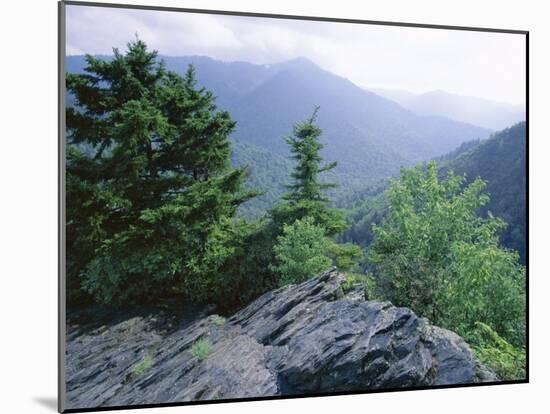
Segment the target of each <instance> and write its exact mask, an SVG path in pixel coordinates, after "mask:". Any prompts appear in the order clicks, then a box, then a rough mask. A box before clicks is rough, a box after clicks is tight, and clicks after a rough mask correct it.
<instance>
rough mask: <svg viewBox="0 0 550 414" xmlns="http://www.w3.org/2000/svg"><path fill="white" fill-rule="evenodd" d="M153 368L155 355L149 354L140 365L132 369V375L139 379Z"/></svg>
mask: <svg viewBox="0 0 550 414" xmlns="http://www.w3.org/2000/svg"><path fill="white" fill-rule="evenodd" d="M152 366H153V355H151V354H150V353H149V354H147V355H146V356H145V357H144V358H143V359H142V360H141V361H140V362H139V363H138V364H136V365H135V366H134V367H133V368H132V375H133V376H135V377H139V376H140V375H143V373H144V372H145V371H147V370H148V369H150V368H151V367H152Z"/></svg>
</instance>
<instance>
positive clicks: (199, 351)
mask: <svg viewBox="0 0 550 414" xmlns="http://www.w3.org/2000/svg"><path fill="white" fill-rule="evenodd" d="M211 352H212V344H210V342H209V341H208V340H207V339H204V338H201V339H199V340H198V341H196V342H195V343H194V344H193V346H192V347H191V355H193V356H194V357H195V358H197V359H198V360H199V361H204V360H205V359H206V358H208V356H209V355H210V353H211Z"/></svg>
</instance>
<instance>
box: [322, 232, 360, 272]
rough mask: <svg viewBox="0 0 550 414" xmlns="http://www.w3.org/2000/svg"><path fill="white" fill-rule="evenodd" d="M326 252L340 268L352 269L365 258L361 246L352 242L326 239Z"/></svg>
mask: <svg viewBox="0 0 550 414" xmlns="http://www.w3.org/2000/svg"><path fill="white" fill-rule="evenodd" d="M325 246H326V247H325V248H326V252H327V255H328V256H329V257H330V258H331V259H332V261H333V263H334V265H335V266H336V267H337V268H338V269H340V270H352V269H353V268H354V267H355V266H357V263H358V262H359V261H360V260H361V259H362V258H363V251H362V250H361V247H359V246H358V245H356V244H352V243H344V244H341V243H335V242H334V241H332V240H330V239H327V240H326V245H325Z"/></svg>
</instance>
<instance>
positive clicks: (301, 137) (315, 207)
mask: <svg viewBox="0 0 550 414" xmlns="http://www.w3.org/2000/svg"><path fill="white" fill-rule="evenodd" d="M318 110H319V107H315V110H314V111H313V114H312V115H311V117H310V118H309V119H307V120H306V121H303V122H300V123H298V124H296V125H294V127H293V134H292V136H290V137H288V138H287V139H286V142H287V143H288V144H289V145H290V150H291V153H292V157H291V158H292V159H294V160H295V161H296V165H295V167H294V171H293V172H292V174H291V177H292V179H293V183H292V184H290V185H288V186H287V188H288V189H289V190H290V191H289V192H288V193H287V194H286V195H285V196H284V197H283V200H284V201H283V202H282V203H280V204H278V205H276V206H275V207H274V208H273V209H272V211H271V215H272V217H273V221H274V223H275V224H276V226H277V227H278V228H279V229H282V228H283V226H284V225H285V224H293V223H294V222H295V221H296V220H301V219H303V218H305V217H311V218H312V219H313V220H314V224H316V225H319V226H321V227H323V228H324V230H325V234H326V235H327V236H331V235H334V234H337V233H339V232H341V231H342V230H344V229H345V227H346V223H345V221H344V218H343V212H342V211H341V210H338V209H334V208H329V207H328V206H327V204H328V202H329V199H328V198H327V197H326V196H325V195H324V192H325V190H327V189H329V188H333V187H335V184H333V183H323V182H321V181H320V180H319V175H320V174H321V173H323V172H325V171H329V170H332V169H333V168H335V167H336V165H337V163H336V162H332V163H330V164H327V165H324V166H321V163H322V161H323V159H322V157H321V156H320V154H319V152H320V151H321V149H322V148H323V144H321V143H320V142H319V137H320V136H321V134H322V131H321V129H320V128H319V127H318V126H317V125H315V119H316V117H317V112H318Z"/></svg>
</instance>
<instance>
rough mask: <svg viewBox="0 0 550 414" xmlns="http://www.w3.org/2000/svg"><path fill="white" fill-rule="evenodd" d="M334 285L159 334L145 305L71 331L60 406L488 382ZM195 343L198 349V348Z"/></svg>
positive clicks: (327, 281)
mask: <svg viewBox="0 0 550 414" xmlns="http://www.w3.org/2000/svg"><path fill="white" fill-rule="evenodd" d="M343 281H344V276H343V275H342V274H340V273H338V272H337V271H336V270H331V271H329V272H326V273H324V274H322V275H320V276H318V277H316V278H314V279H311V280H309V281H307V282H304V283H302V284H300V285H298V286H287V287H284V288H281V289H278V290H274V291H271V292H268V293H266V294H265V295H263V296H261V297H260V298H258V299H257V300H256V301H254V302H253V303H252V304H250V305H249V306H247V307H246V308H244V309H242V310H241V311H239V312H237V313H236V314H234V315H233V316H231V317H230V318H229V319H227V320H224V319H222V318H220V317H219V316H217V315H209V316H205V317H199V318H198V319H197V320H195V321H192V322H190V321H189V320H186V321H185V322H181V321H180V322H178V323H179V325H178V323H176V325H177V326H170V329H166V324H165V323H162V324H159V323H158V321H159V319H162V318H163V317H164V316H163V315H162V314H159V313H156V312H151V313H150V314H149V315H144V316H139V317H134V318H131V319H128V320H122V321H117V322H112V323H110V324H108V325H104V326H101V327H98V328H95V329H89V327H88V328H86V329H84V328H83V327H74V326H73V327H70V329H69V332H70V334H69V337H68V343H67V407H68V408H86V407H97V406H116V405H129V404H151V403H165V402H185V401H193V400H212V399H231V398H247V397H262V396H273V395H297V394H312V393H327V392H336V391H365V390H369V389H380V388H402V387H417V386H431V385H446V384H462V383H472V382H480V381H494V380H496V377H495V376H494V374H492V373H491V371H489V370H487V369H486V368H484V367H482V366H481V365H479V364H478V363H477V362H476V360H475V358H474V356H473V354H472V352H471V350H470V349H469V347H468V345H467V344H466V343H465V342H464V341H463V340H462V339H461V338H460V337H459V336H458V335H456V334H455V333H453V332H450V331H448V330H446V329H442V328H439V327H436V326H432V325H430V323H429V322H428V321H427V320H426V319H422V318H419V317H417V316H416V315H415V314H414V313H413V312H412V311H411V310H410V309H407V308H398V307H394V306H392V305H391V304H390V303H389V302H376V301H366V300H364V298H363V295H362V294H361V293H360V290H356V291H352V292H349V293H348V294H344V293H343V291H342V288H341V287H340V285H341V283H342V282H343ZM198 341H200V342H202V343H203V344H204V343H207V347H208V345H209V348H210V349H209V352H206V353H205V354H203V355H199V354H197V352H195V349H194V348H193V346H194V345H195V344H197V343H198ZM196 346H197V345H195V347H196ZM205 355H206V356H205Z"/></svg>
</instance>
